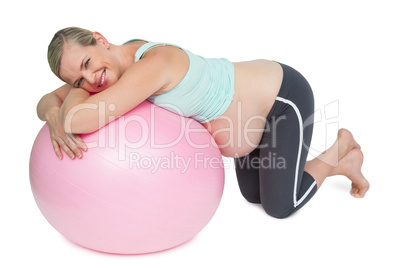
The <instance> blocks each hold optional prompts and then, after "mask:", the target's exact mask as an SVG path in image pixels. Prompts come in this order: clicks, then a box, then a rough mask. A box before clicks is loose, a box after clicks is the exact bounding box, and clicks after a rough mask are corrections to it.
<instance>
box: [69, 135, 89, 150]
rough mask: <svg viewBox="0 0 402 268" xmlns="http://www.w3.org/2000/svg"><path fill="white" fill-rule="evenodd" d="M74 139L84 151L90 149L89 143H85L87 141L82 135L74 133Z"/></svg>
mask: <svg viewBox="0 0 402 268" xmlns="http://www.w3.org/2000/svg"><path fill="white" fill-rule="evenodd" d="M71 137H72V139H73V140H74V142H75V143H76V144H77V145H78V146H79V147H80V148H81V149H82V150H84V151H87V150H88V147H87V145H86V144H85V142H84V141H83V140H82V139H81V137H80V136H79V135H77V134H74V135H72V136H71Z"/></svg>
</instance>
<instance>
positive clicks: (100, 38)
mask: <svg viewBox="0 0 402 268" xmlns="http://www.w3.org/2000/svg"><path fill="white" fill-rule="evenodd" d="M92 36H93V37H94V38H95V39H96V43H97V44H98V45H102V46H104V47H106V48H109V42H108V41H107V39H106V38H105V37H104V36H103V35H102V34H100V33H98V32H93V34H92Z"/></svg>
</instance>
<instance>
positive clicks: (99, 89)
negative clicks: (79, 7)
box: [38, 27, 369, 218]
mask: <svg viewBox="0 0 402 268" xmlns="http://www.w3.org/2000/svg"><path fill="white" fill-rule="evenodd" d="M48 61H49V64H50V67H51V70H52V71H53V73H54V74H55V75H56V76H57V77H59V78H60V79H61V80H62V81H64V82H65V83H66V84H65V85H63V86H61V87H60V88H58V89H56V90H55V91H53V92H51V93H49V94H46V95H45V96H44V97H43V98H42V99H41V100H40V101H39V104H38V116H39V118H40V119H41V120H44V121H47V123H48V126H49V130H50V133H51V140H52V143H53V147H54V150H55V152H56V155H57V156H58V157H59V158H60V159H61V158H62V153H61V149H62V150H64V152H65V153H66V154H67V155H68V156H69V157H71V158H75V157H78V158H80V157H82V150H84V151H85V150H86V147H85V144H84V143H83V142H82V140H81V139H80V138H79V136H78V135H77V134H80V133H88V132H92V131H95V130H97V129H99V128H100V127H102V126H103V124H107V123H108V122H109V121H110V120H112V119H113V118H117V117H119V116H122V115H124V114H125V113H126V112H128V111H129V110H131V109H133V108H134V107H136V106H137V105H138V104H140V103H141V102H143V101H144V100H149V101H151V102H152V103H154V104H156V105H158V106H161V107H164V108H166V109H168V110H171V111H172V112H176V113H179V114H181V115H183V116H187V117H192V118H194V119H195V120H197V121H199V122H200V123H201V124H202V125H203V126H204V127H205V128H206V129H207V130H208V131H209V132H210V133H211V135H212V137H213V138H214V139H215V141H216V143H217V145H218V146H219V148H220V150H221V153H222V155H224V156H227V157H234V158H235V159H234V161H235V165H236V174H237V179H238V183H239V187H240V190H241V193H242V194H243V196H244V197H245V198H246V199H247V200H248V201H249V202H252V203H261V204H262V206H263V208H264V210H265V211H266V212H267V213H268V214H269V215H271V216H273V217H277V218H285V217H287V216H289V215H291V214H292V213H294V212H295V211H297V210H298V209H300V208H301V207H302V206H303V205H304V204H306V203H307V202H308V200H310V198H311V197H312V196H313V195H314V194H315V192H316V191H317V189H318V188H319V187H320V186H321V184H322V183H323V181H324V180H325V178H327V177H329V176H333V175H344V176H346V177H348V178H349V179H350V180H351V182H352V190H351V195H352V196H354V197H357V198H362V197H364V195H365V193H366V192H367V190H368V189H369V183H368V181H367V180H366V179H365V178H364V176H363V175H362V173H361V166H362V163H363V154H362V152H361V149H360V146H359V144H358V143H357V142H356V141H355V140H354V138H353V136H352V134H351V133H350V132H349V131H348V130H346V129H341V130H339V132H338V137H337V140H336V141H335V143H334V145H333V146H332V147H330V148H329V149H328V150H326V151H325V152H324V153H322V154H321V155H320V156H319V157H317V158H315V159H313V160H311V161H306V158H307V153H308V149H309V146H310V141H311V137H312V131H313V124H312V122H313V120H312V115H313V113H314V98H313V93H312V91H311V88H310V86H309V84H308V82H307V81H306V79H305V78H304V77H303V76H302V75H301V74H300V73H299V72H297V71H296V70H294V69H293V68H291V67H289V66H287V65H284V64H281V63H278V62H274V61H269V60H254V61H248V62H237V63H233V62H230V61H228V60H226V59H207V58H203V57H201V56H198V55H195V54H193V53H191V52H190V51H188V50H186V49H184V48H181V47H179V46H176V45H171V44H166V43H154V42H148V41H144V40H139V39H134V40H131V41H129V42H127V43H125V44H124V45H114V44H111V43H110V42H109V41H108V40H107V39H106V38H105V37H104V36H103V35H101V34H100V33H98V32H91V31H88V30H85V29H81V28H76V27H69V28H66V29H62V30H60V31H58V32H57V33H56V34H55V36H54V38H53V39H52V41H51V43H50V45H49V49H48ZM99 103H103V104H104V106H103V107H112V108H110V109H109V108H108V109H105V112H102V113H99ZM88 105H91V107H92V108H91V109H84V108H83V107H88ZM94 107H98V108H94ZM307 119H308V121H307ZM100 122H102V123H101V124H100ZM60 148H61V149H60Z"/></svg>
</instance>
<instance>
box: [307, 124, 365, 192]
mask: <svg viewBox="0 0 402 268" xmlns="http://www.w3.org/2000/svg"><path fill="white" fill-rule="evenodd" d="M362 164H363V153H362V151H361V149H360V145H359V144H358V143H357V142H356V141H355V139H354V138H353V135H352V133H351V132H350V131H348V130H346V129H340V130H339V132H338V138H337V140H336V141H335V143H334V144H333V145H332V146H331V147H330V148H329V149H328V150H326V151H325V152H323V153H322V154H321V155H320V156H318V157H317V158H315V159H313V160H311V161H307V162H306V165H305V168H304V170H305V171H306V172H308V173H309V174H310V175H311V176H313V178H314V179H315V181H316V182H317V187H318V188H319V187H320V186H321V184H322V183H323V182H324V180H325V179H326V178H327V177H330V176H335V175H343V176H346V177H347V178H349V180H350V181H351V182H352V190H351V191H350V194H351V195H352V196H353V197H356V198H363V197H364V196H365V194H366V192H367V191H368V190H369V188H370V184H369V182H368V181H367V180H366V178H365V177H364V176H363V174H362V171H361V168H362Z"/></svg>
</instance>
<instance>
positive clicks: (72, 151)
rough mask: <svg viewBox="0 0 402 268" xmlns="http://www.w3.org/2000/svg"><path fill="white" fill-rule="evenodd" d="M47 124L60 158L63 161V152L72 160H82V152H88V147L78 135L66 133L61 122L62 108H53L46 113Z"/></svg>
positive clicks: (54, 147)
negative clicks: (76, 158)
mask: <svg viewBox="0 0 402 268" xmlns="http://www.w3.org/2000/svg"><path fill="white" fill-rule="evenodd" d="M46 122H47V125H48V127H49V132H50V138H51V141H52V145H53V149H54V151H55V153H56V155H57V157H58V158H60V159H62V158H63V154H62V152H61V150H60V148H61V149H63V151H64V152H65V153H66V154H67V155H68V156H69V157H70V158H71V159H74V158H75V157H78V158H81V157H82V151H81V150H84V151H86V150H87V146H86V145H85V143H84V142H83V141H82V139H81V138H80V136H78V135H77V134H68V133H66V132H65V131H64V128H63V126H62V123H61V120H60V108H59V107H53V108H51V109H49V110H48V111H47V113H46Z"/></svg>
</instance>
